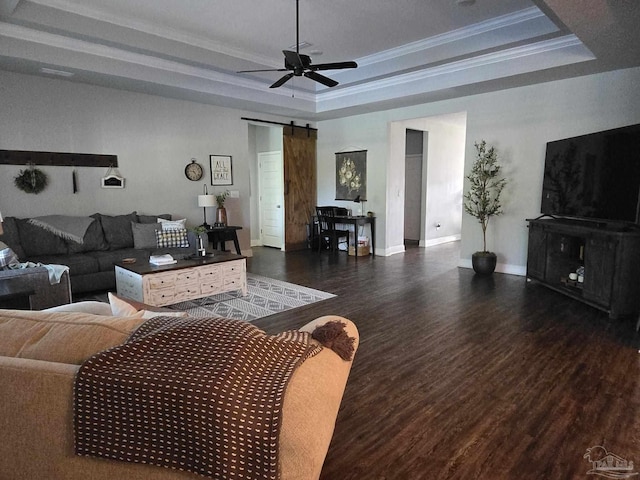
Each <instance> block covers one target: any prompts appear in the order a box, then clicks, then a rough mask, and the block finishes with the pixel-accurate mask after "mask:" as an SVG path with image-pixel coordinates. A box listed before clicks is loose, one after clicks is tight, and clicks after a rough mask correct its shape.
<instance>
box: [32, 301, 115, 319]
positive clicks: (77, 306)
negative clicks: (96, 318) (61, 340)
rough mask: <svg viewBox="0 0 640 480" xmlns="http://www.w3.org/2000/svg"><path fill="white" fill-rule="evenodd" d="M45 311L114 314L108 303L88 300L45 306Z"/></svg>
mask: <svg viewBox="0 0 640 480" xmlns="http://www.w3.org/2000/svg"><path fill="white" fill-rule="evenodd" d="M42 311H43V312H82V313H90V314H92V315H108V316H111V315H113V314H112V313H111V307H110V306H109V304H108V303H104V302H96V301H93V300H86V301H84V302H76V303H67V304H65V305H58V306H57V307H50V308H45V309H44V310H42Z"/></svg>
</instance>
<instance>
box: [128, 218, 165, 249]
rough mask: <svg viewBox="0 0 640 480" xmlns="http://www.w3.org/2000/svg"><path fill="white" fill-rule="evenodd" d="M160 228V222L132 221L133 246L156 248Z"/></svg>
mask: <svg viewBox="0 0 640 480" xmlns="http://www.w3.org/2000/svg"><path fill="white" fill-rule="evenodd" d="M158 230H160V224H159V223H136V222H131V231H132V232H133V248H138V249H140V248H156V245H157V240H156V231H158Z"/></svg>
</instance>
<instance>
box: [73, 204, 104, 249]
mask: <svg viewBox="0 0 640 480" xmlns="http://www.w3.org/2000/svg"><path fill="white" fill-rule="evenodd" d="M91 217H93V218H94V219H95V220H94V221H93V223H91V225H89V228H88V229H87V231H86V233H85V234H84V237H83V239H82V243H75V242H68V250H67V253H69V254H74V253H82V252H95V251H100V250H109V244H108V243H107V240H106V239H105V238H104V232H103V231H102V223H101V222H100V214H99V213H94V214H93V215H91Z"/></svg>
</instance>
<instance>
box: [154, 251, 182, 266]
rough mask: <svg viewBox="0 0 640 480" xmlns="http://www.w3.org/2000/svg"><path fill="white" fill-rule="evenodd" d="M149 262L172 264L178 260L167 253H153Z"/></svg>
mask: <svg viewBox="0 0 640 480" xmlns="http://www.w3.org/2000/svg"><path fill="white" fill-rule="evenodd" d="M149 263H151V264H153V265H171V264H172V263H178V261H177V260H175V259H174V258H173V257H172V256H171V255H169V254H168V253H167V254H165V255H151V256H150V257H149Z"/></svg>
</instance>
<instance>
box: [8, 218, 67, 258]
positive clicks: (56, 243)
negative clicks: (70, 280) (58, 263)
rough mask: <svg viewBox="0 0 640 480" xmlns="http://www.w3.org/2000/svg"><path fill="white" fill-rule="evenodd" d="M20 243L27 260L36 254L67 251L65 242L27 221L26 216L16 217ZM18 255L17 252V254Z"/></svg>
mask: <svg viewBox="0 0 640 480" xmlns="http://www.w3.org/2000/svg"><path fill="white" fill-rule="evenodd" d="M16 220H17V224H18V231H19V232H20V244H21V245H22V248H23V249H24V253H25V255H26V257H27V259H28V260H31V257H34V256H38V255H62V254H66V253H67V242H65V241H64V240H63V239H62V238H60V237H58V236H57V235H54V234H53V233H51V232H49V231H47V230H45V229H44V228H42V227H38V226H37V225H32V224H30V223H28V221H29V219H28V218H18V219H16ZM18 256H19V254H18Z"/></svg>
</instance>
